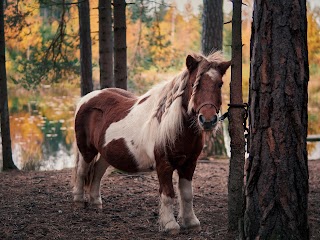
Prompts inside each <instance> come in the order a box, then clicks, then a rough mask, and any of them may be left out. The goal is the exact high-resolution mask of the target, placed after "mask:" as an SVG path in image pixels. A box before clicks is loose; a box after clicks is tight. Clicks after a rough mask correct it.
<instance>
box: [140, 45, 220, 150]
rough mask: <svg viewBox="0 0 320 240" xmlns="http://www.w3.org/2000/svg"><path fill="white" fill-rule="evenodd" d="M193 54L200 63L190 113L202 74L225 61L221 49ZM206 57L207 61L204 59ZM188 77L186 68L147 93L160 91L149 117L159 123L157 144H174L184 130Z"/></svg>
mask: <svg viewBox="0 0 320 240" xmlns="http://www.w3.org/2000/svg"><path fill="white" fill-rule="evenodd" d="M191 56H192V57H194V58H195V59H199V65H198V71H197V76H196V81H195V83H194V86H193V91H192V96H191V99H190V101H189V104H188V113H190V112H191V110H190V109H192V107H193V99H194V98H193V97H194V94H195V92H196V89H197V85H198V84H199V80H200V78H201V75H202V74H203V73H205V72H206V71H208V70H209V69H210V67H212V66H213V64H214V63H219V62H222V61H224V58H223V55H222V52H221V51H216V52H213V53H211V54H210V55H208V56H205V55H203V54H197V53H193V54H191ZM204 59H205V60H206V61H202V60H204ZM188 79H189V72H188V70H187V69H185V70H183V71H182V72H181V73H180V74H179V75H177V76H176V77H174V78H173V79H172V80H171V81H168V82H166V83H165V84H162V85H159V86H158V87H155V88H152V89H151V90H150V91H149V92H148V93H146V95H150V94H151V95H152V94H154V92H157V93H158V94H157V99H156V102H155V105H154V112H153V114H152V116H151V119H149V123H150V124H151V125H152V126H153V127H155V125H154V122H155V121H156V122H158V123H159V126H158V130H157V137H156V143H155V144H156V145H157V146H160V147H164V146H166V145H169V146H170V145H172V144H174V142H175V140H176V138H177V136H178V135H179V134H180V133H181V132H182V130H183V116H184V115H186V112H185V110H184V109H183V107H182V95H183V93H184V91H185V89H186V86H187V83H188ZM150 127H151V126H150Z"/></svg>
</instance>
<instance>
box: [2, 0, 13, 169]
mask: <svg viewBox="0 0 320 240" xmlns="http://www.w3.org/2000/svg"><path fill="white" fill-rule="evenodd" d="M3 5H4V1H3V0H1V1H0V122H1V139H2V160H3V167H2V168H3V170H10V169H16V168H17V167H16V166H15V165H14V162H13V160H12V149H11V136H10V122H9V110H8V89H7V72H6V56H5V38H4V6H3Z"/></svg>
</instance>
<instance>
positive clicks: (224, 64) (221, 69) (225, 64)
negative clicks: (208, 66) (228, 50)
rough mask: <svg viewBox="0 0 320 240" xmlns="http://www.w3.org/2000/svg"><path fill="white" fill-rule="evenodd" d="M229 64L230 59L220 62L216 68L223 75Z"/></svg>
mask: <svg viewBox="0 0 320 240" xmlns="http://www.w3.org/2000/svg"><path fill="white" fill-rule="evenodd" d="M230 65H231V61H227V62H221V63H219V64H218V66H217V69H218V70H219V72H220V73H221V75H222V76H223V75H224V74H225V73H226V71H227V69H228V68H229V67H230Z"/></svg>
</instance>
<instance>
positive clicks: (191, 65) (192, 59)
mask: <svg viewBox="0 0 320 240" xmlns="http://www.w3.org/2000/svg"><path fill="white" fill-rule="evenodd" d="M201 60H202V57H201V56H195V55H188V56H187V59H186V65H187V68H188V70H189V72H192V71H193V70H195V69H196V68H197V67H198V64H199V62H201Z"/></svg>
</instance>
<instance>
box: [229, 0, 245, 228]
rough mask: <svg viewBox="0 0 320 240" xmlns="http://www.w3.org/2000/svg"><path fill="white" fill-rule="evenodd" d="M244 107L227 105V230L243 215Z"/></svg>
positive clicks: (235, 71)
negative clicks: (229, 156)
mask: <svg viewBox="0 0 320 240" xmlns="http://www.w3.org/2000/svg"><path fill="white" fill-rule="evenodd" d="M241 5H242V1H241V0H233V15H232V65H231V82H230V104H237V105H242V104H243V100H242V39H241ZM243 122H244V109H243V108H235V107H232V105H231V106H230V108H229V133H230V140H231V141H230V147H231V158H230V167H229V169H230V170H229V182H228V221H229V230H236V229H238V223H239V220H241V219H242V217H243V185H244V180H243V178H244V158H245V155H244V154H245V139H244V126H243Z"/></svg>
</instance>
